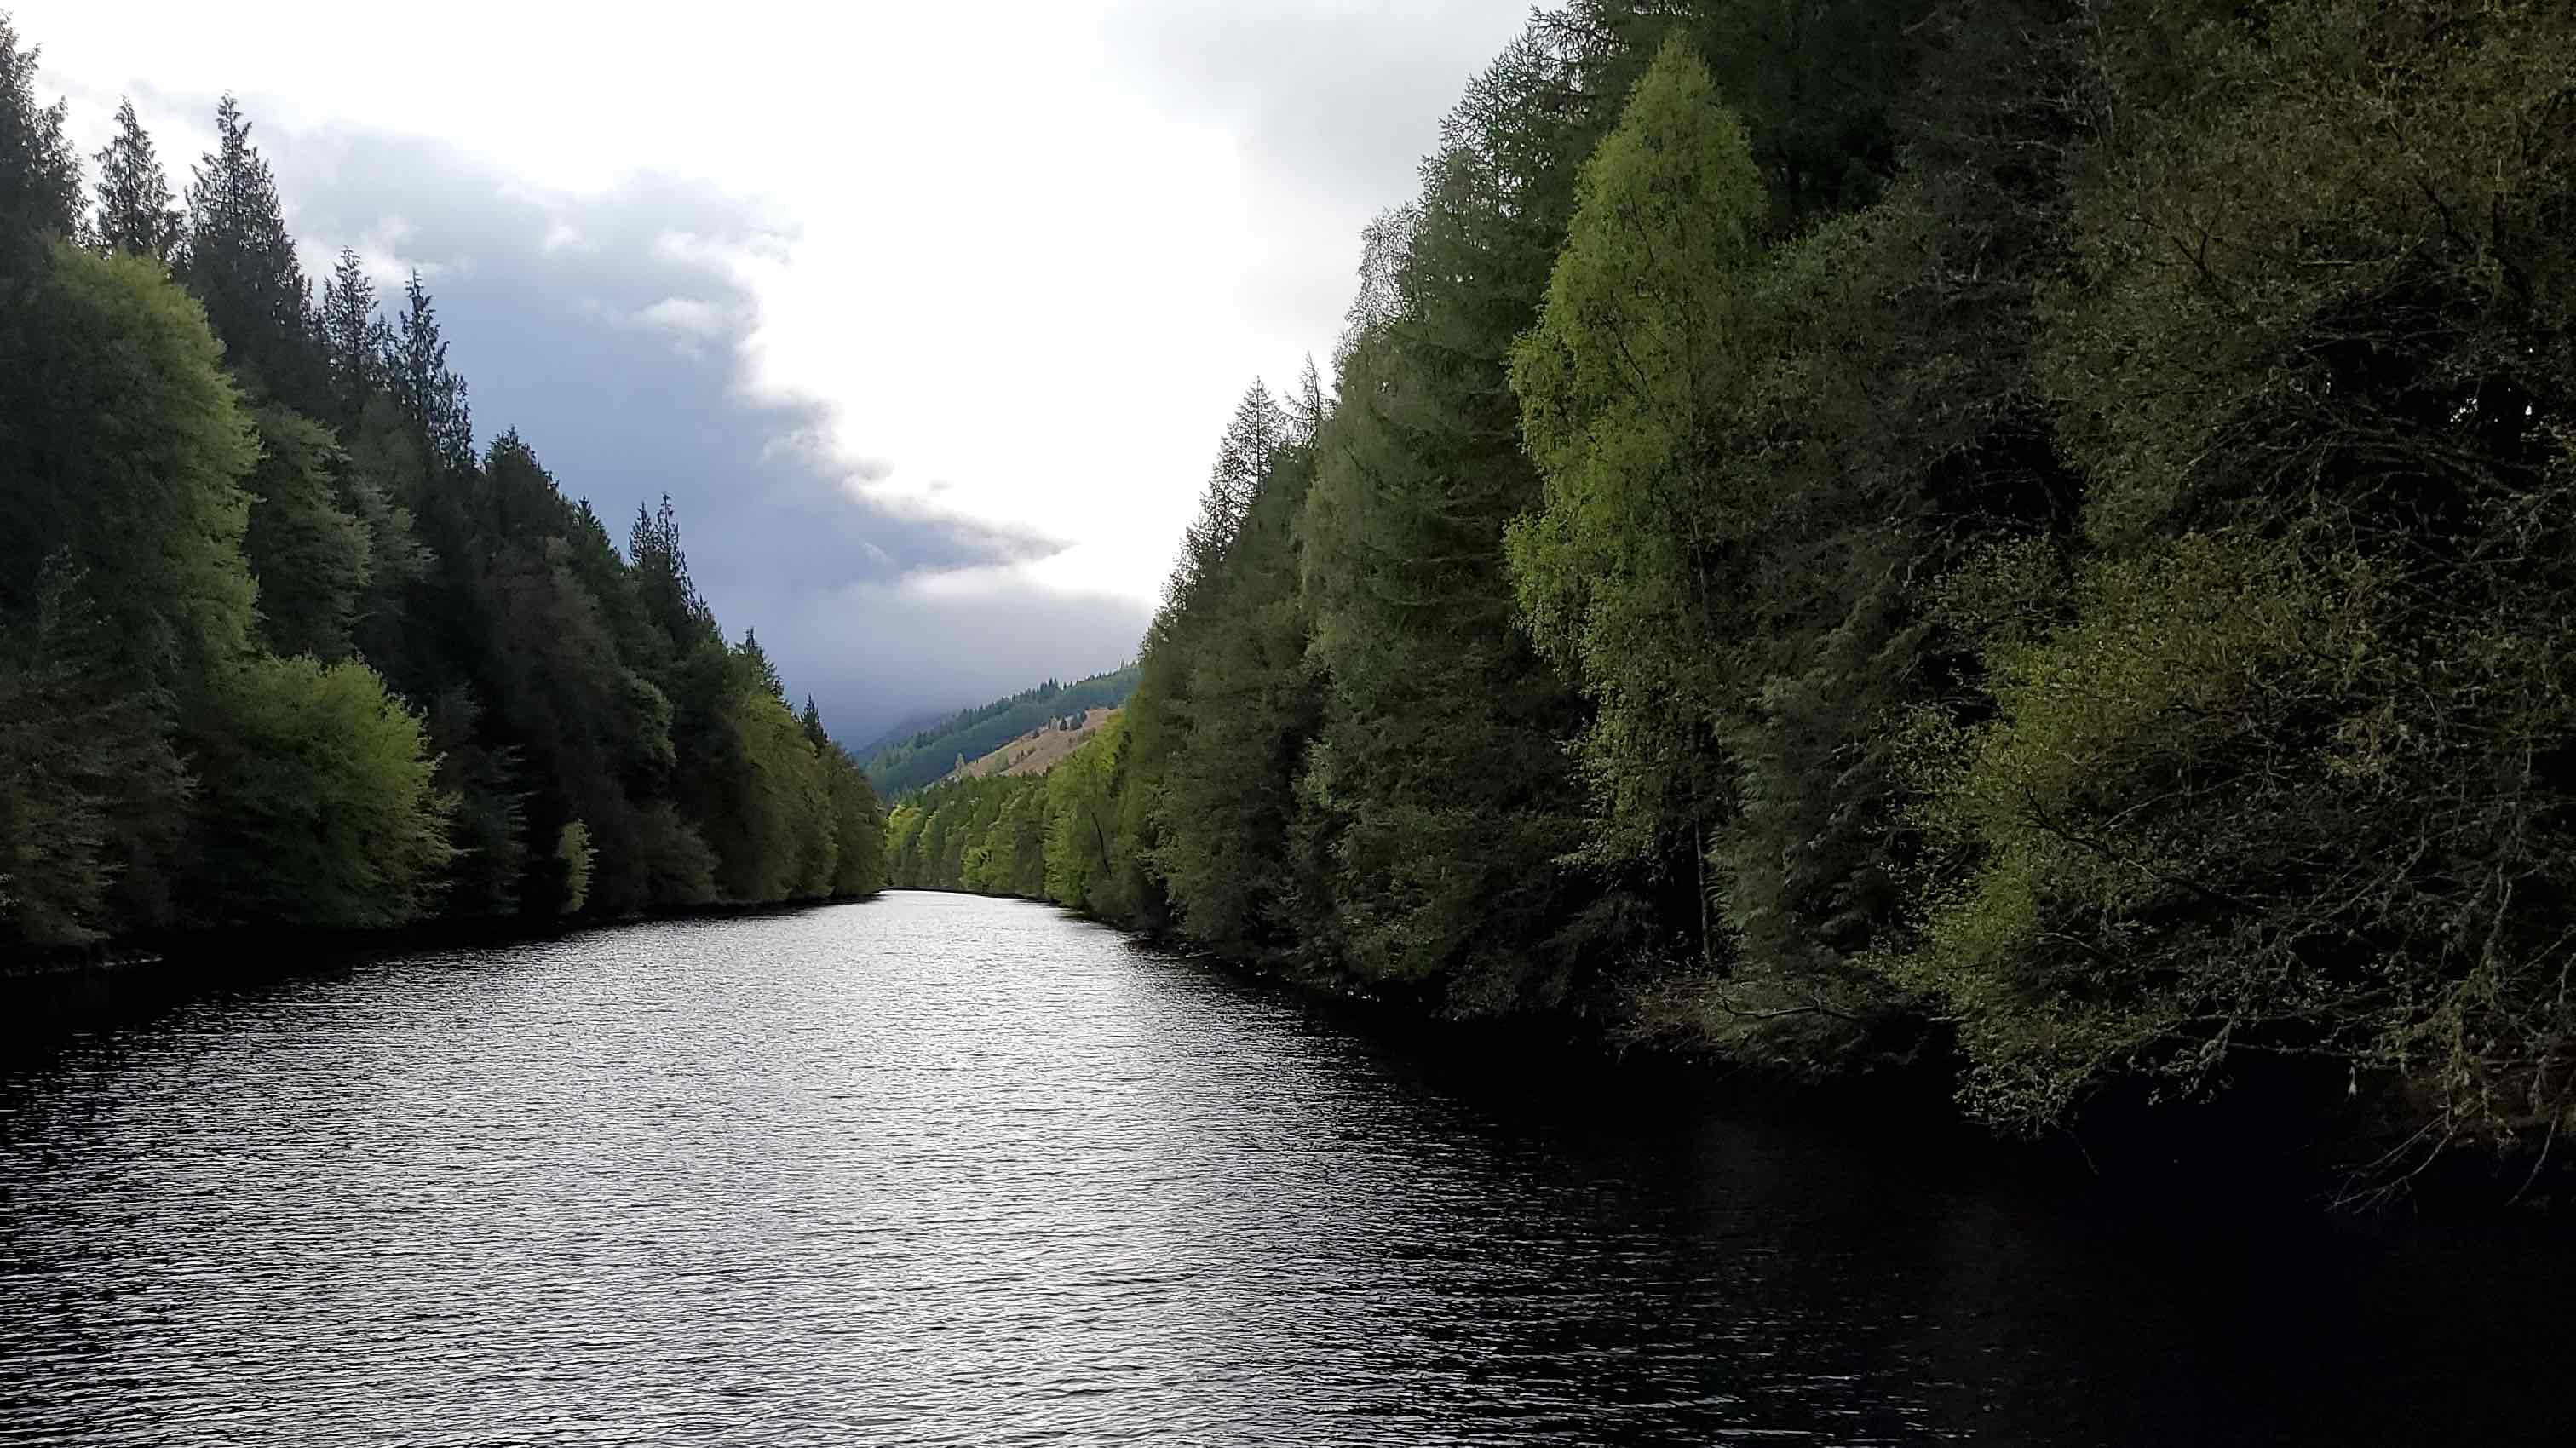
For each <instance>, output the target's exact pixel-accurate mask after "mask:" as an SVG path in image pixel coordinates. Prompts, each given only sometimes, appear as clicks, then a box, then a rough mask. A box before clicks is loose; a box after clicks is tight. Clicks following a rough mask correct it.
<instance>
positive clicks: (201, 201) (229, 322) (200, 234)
mask: <svg viewBox="0 0 2576 1448" xmlns="http://www.w3.org/2000/svg"><path fill="white" fill-rule="evenodd" d="M250 131H251V123H250V122H249V121H248V120H247V119H245V118H244V117H243V116H242V112H241V105H240V103H239V102H237V101H235V100H234V99H233V97H232V96H231V95H230V94H227V95H225V96H224V98H223V99H222V101H221V102H219V103H218V104H217V106H216V108H215V149H214V150H212V151H209V152H207V153H206V154H205V155H204V156H203V157H201V158H200V159H199V161H198V163H197V169H196V173H195V182H194V184H192V185H191V186H190V187H189V188H188V235H187V244H186V247H185V250H184V257H185V265H184V266H183V268H182V270H183V272H184V274H185V276H186V278H187V282H188V287H189V290H191V291H193V292H195V293H196V294H197V300H198V301H200V302H202V303H203V304H204V305H205V308H206V320H207V321H209V322H211V323H213V324H214V328H215V335H217V336H218V337H221V338H222V339H223V341H224V351H225V360H226V361H227V362H228V363H229V364H231V366H232V367H233V369H234V370H235V371H237V372H239V373H241V374H243V376H244V377H245V378H246V379H247V380H248V381H249V382H250V383H251V384H252V385H253V386H254V387H255V388H264V389H265V390H266V391H268V392H269V393H270V394H271V395H273V396H275V397H276V398H277V399H278V400H279V401H282V402H284V403H286V404H287V405H288V406H290V407H293V408H296V409H297V410H299V411H307V412H319V411H322V410H323V407H322V404H323V403H324V402H325V401H326V400H327V388H326V387H325V385H324V378H323V375H322V357H321V348H320V345H319V340H318V338H317V337H316V335H315V331H314V322H313V314H312V309H313V288H312V284H311V283H309V282H307V281H306V280H305V277H304V268H303V265H302V264H301V263H300V262H298V261H297V260H296V257H295V241H294V238H293V237H291V236H289V235H288V234H287V231H286V211H285V207H284V204H283V203H282V202H281V201H280V199H279V197H278V194H277V177H276V175H275V173H273V172H272V171H271V170H270V169H269V164H268V159H267V158H266V157H264V156H262V155H260V153H259V149H258V148H257V147H255V146H253V145H252V144H251V142H250Z"/></svg>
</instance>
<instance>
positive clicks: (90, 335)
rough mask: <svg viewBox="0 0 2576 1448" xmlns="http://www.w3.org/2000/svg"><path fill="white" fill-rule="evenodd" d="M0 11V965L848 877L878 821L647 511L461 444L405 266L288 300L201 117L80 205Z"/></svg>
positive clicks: (249, 198)
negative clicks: (202, 139)
mask: <svg viewBox="0 0 2576 1448" xmlns="http://www.w3.org/2000/svg"><path fill="white" fill-rule="evenodd" d="M35 68H36V52H35V51H34V50H33V49H32V48H23V47H22V46H21V44H20V42H19V39H18V37H17V35H16V33H15V32H14V30H13V29H11V28H10V26H9V24H8V22H7V20H6V19H5V17H0V498H5V507H4V508H0V514H5V517H6V519H7V523H8V526H7V528H6V529H5V530H0V946H4V947H5V948H6V950H7V951H8V952H11V953H14V952H17V951H21V950H24V949H27V948H31V947H32V948H61V947H70V946H78V945H83V944H86V943H90V942H93V941H96V940H99V939H101V938H103V937H109V936H119V935H129V934H135V933H143V932H158V931H167V930H173V929H196V928H209V927H226V926H241V925H255V924H276V925H290V926H303V927H317V928H333V929H352V928H379V927H389V926H398V925H403V924H406V923H409V922H413V921H419V920H423V919H428V918H437V919H442V920H464V921H476V920H479V921H489V922H494V923H522V924H524V923H534V922H548V921H556V920H561V919H563V918H566V917H571V916H587V917H613V916H621V915H629V914H634V913H637V912H641V911H647V910H656V909H666V908H673V907H681V906H691V905H698V904H704V903H709V902H719V901H773V900H786V899H814V898H821V897H825V896H832V895H857V894H867V893H870V892H873V891H874V890H875V889H877V888H878V886H879V884H880V883H881V876H882V873H883V870H882V843H883V833H882V832H883V822H882V817H881V814H880V811H879V809H878V807H877V804H876V800H875V797H874V795H873V794H872V792H871V791H870V789H869V786H868V783H867V781H866V779H865V777H864V776H863V775H862V774H861V773H860V771H859V769H858V766H857V765H856V764H855V763H854V762H853V761H852V760H851V759H850V758H849V757H848V755H846V754H845V753H843V752H842V750H841V749H840V748H839V747H837V746H836V745H834V744H833V743H832V741H831V740H830V739H829V738H828V737H827V736H826V735H825V733H824V731H823V726H822V722H821V720H820V719H819V718H818V717H817V716H816V714H815V711H814V708H813V705H812V702H811V701H810V700H809V701H808V702H807V704H806V708H805V711H804V714H803V717H802V718H801V719H800V718H799V717H798V716H797V714H796V713H794V712H793V711H792V710H791V709H790V708H789V706H788V704H787V702H786V700H785V697H784V695H783V692H782V689H781V687H780V681H779V678H778V675H777V672H776V670H775V669H774V668H772V667H771V665H770V663H769V661H768V659H767V658H766V657H765V656H764V655H763V654H762V652H761V649H760V646H759V644H758V642H757V641H756V640H755V639H754V638H753V636H752V635H751V634H750V633H748V632H746V633H745V634H744V635H743V636H742V639H741V641H740V642H739V643H731V642H728V641H727V640H726V638H725V636H724V634H723V633H722V632H721V631H720V630H719V629H718V627H717V624H716V620H715V618H714V616H713V614H712V613H710V612H709V610H708V608H707V606H706V603H705V602H704V600H703V599H701V598H700V597H699V595H698V593H697V590H696V589H695V587H694V586H692V584H691V582H690V579H689V571H688V564H687V561H686V558H685V556H684V554H683V553H682V550H681V546H680V532H679V526H678V523H677V521H676V520H675V519H674V517H673V515H672V510H671V507H670V504H669V500H668V499H665V500H663V503H662V506H661V507H660V509H659V510H658V511H655V512H645V511H642V510H639V511H638V514H637V517H636V519H635V521H634V524H633V526H632V527H631V529H630V530H629V532H628V535H627V551H626V554H625V555H624V556H620V554H619V552H618V550H617V549H616V548H615V547H614V546H613V545H612V543H611V541H610V537H609V533H608V530H607V528H606V527H605V526H604V525H603V524H602V522H601V521H600V519H599V518H598V517H597V516H596V515H595V514H594V513H593V512H592V511H591V508H590V505H589V504H588V503H587V502H586V501H585V502H575V501H572V500H570V499H568V498H566V497H565V496H564V494H563V493H562V492H561V491H560V490H559V489H558V487H557V485H556V481H555V479H554V477H553V476H552V475H551V474H549V473H548V472H547V471H546V469H545V467H544V466H543V465H542V464H541V463H540V462H539V461H538V458H537V455H536V453H535V452H534V451H533V450H532V449H531V448H530V447H529V446H528V445H527V443H526V442H525V441H524V440H522V439H521V438H520V437H519V436H518V434H517V433H515V432H505V433H503V434H502V435H501V436H500V437H499V438H498V439H496V440H495V441H494V442H493V443H492V444H491V445H490V447H488V448H486V449H484V450H483V451H482V452H481V453H480V454H478V453H477V452H476V450H475V446H474V434H473V429H472V425H471V420H470V417H469V413H468V409H467V404H466V386H465V380H464V379H463V378H462V377H460V376H458V375H457V374H456V373H455V371H454V370H453V369H451V368H450V367H449V365H448V363H447V342H446V339H445V338H444V337H443V336H442V334H441V332H440V329H439V325H438V319H437V314H436V311H435V309H434V307H433V306H432V304H431V298H430V296H429V294H428V293H427V292H426V291H425V290H424V289H423V288H422V286H421V284H420V280H419V278H418V277H417V276H415V277H413V279H412V281H411V285H410V287H409V288H408V290H407V291H406V293H405V295H404V296H403V297H402V298H401V300H400V303H399V305H398V307H397V308H396V312H395V316H394V317H393V319H392V320H391V321H390V322H388V321H387V320H386V318H385V317H384V316H382V315H381V314H380V312H379V308H378V305H377V300H376V295H375V290H374V286H373V283H372V282H371V281H370V280H369V278H368V275H367V272H366V270H365V269H364V267H363V266H362V264H361V262H360V260H359V258H358V257H357V256H356V255H355V254H354V253H352V252H347V251H344V252H342V253H341V255H340V258H339V265H338V266H337V268H336V269H335V270H334V272H333V273H332V275H331V276H330V277H329V278H328V279H327V280H326V281H325V282H324V284H323V287H322V295H321V301H320V304H319V305H318V306H317V305H315V304H314V302H313V298H312V291H311V287H310V284H309V282H308V281H307V279H306V277H305V275H304V273H303V271H302V270H301V266H300V264H299V262H298V260H297V255H296V250H295V246H294V242H293V239H292V238H291V237H290V236H289V235H288V233H287V230H286V226H285V221H284V218H283V212H282V208H281V205H280V201H279V197H278V194H277V189H276V184H275V181H274V178H273V175H272V173H271V171H270V168H269V166H268V163H267V162H266V161H265V160H264V159H262V157H261V156H260V154H259V151H258V149H257V148H256V147H255V146H253V145H252V144H251V138H250V132H251V126H250V122H249V121H248V120H246V119H245V118H244V117H243V116H242V114H241V112H240V110H239V109H238V107H236V106H235V105H234V103H233V102H232V100H231V99H230V98H229V97H227V98H226V99H225V101H224V102H223V104H222V106H221V107H220V109H219V110H218V111H217V113H216V116H215V124H216V132H217V136H218V140H217V145H216V149H215V150H214V151H212V152H210V153H208V154H207V155H206V156H204V157H203V158H202V159H201V160H200V161H199V162H198V163H197V165H196V167H195V170H194V175H193V182H192V184H191V185H189V186H188V188H187V190H186V192H185V196H184V200H182V199H181V198H180V197H177V196H174V195H173V193H172V191H171V189H170V185H169V182H168V180H167V178H166V176H165V174H164V172H163V171H162V168H161V166H160V164H159V162H158V160H157V158H156V156H155V153H154V148H153V145H152V141H151V139H150V137H149V136H147V135H146V134H145V133H144V131H143V129H142V127H141V126H140V125H139V124H138V123H137V121H136V118H135V114H134V110H133V107H132V106H131V105H130V104H128V105H127V106H125V107H124V108H122V109H121V110H120V111H119V113H118V116H117V131H116V136H115V139H114V140H113V141H111V142H110V143H109V145H108V146H107V147H106V148H105V149H104V150H102V151H100V152H99V153H97V155H96V156H95V157H94V158H93V159H94V160H95V162H96V167H97V175H96V180H95V181H94V182H92V181H90V180H89V178H88V177H87V176H86V175H85V174H84V173H85V168H84V167H83V165H82V163H81V158H80V157H79V156H78V155H76V154H75V153H74V151H73V149H72V148H71V146H70V144H69V142H68V140H67V139H66V133H65V122H66V119H67V117H66V112H65V108H64V106H63V105H62V104H61V103H56V104H54V105H52V106H40V105H39V104H38V103H37V98H36V95H35V88H34V77H35Z"/></svg>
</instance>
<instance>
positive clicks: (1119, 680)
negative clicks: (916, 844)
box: [867, 664, 1136, 799]
mask: <svg viewBox="0 0 2576 1448" xmlns="http://www.w3.org/2000/svg"><path fill="white" fill-rule="evenodd" d="M1135 691H1136V666H1135V665H1133V664H1130V665H1128V666H1127V667H1125V668H1123V669H1119V670H1117V671H1115V672H1113V673H1107V674H1094V675H1092V676H1091V677H1090V678H1087V679H1078V680H1075V681H1074V682H1073V683H1070V684H1065V683H1059V682H1057V681H1056V680H1054V679H1049V680H1047V681H1046V682H1045V683H1043V684H1040V685H1038V686H1037V687H1036V688H1034V689H1023V690H1021V691H1020V692H1019V693H1016V694H1013V695H1011V696H1010V697H1009V698H1007V699H996V700H994V701H993V702H992V703H990V704H984V705H979V706H978V707H976V708H973V709H961V710H959V711H958V712H957V713H956V714H955V715H953V716H951V717H950V718H948V719H947V720H945V721H944V722H942V723H939V724H936V725H933V726H932V727H930V728H928V729H924V730H921V731H919V732H917V733H915V734H914V735H912V736H911V737H910V738H908V739H905V740H902V741H900V742H898V743H894V744H889V745H887V746H886V747H885V748H883V749H881V750H878V751H877V752H876V753H875V754H873V755H871V756H869V758H868V761H867V771H868V781H869V783H871V784H874V785H875V786H876V789H877V793H878V794H879V795H881V796H884V797H886V798H889V799H891V798H894V797H896V796H898V795H905V794H910V793H912V792H913V791H915V790H918V789H921V788H923V787H925V786H927V785H931V784H935V783H937V782H938V781H939V780H940V779H942V778H944V777H946V776H947V774H948V772H949V771H950V770H953V769H955V768H956V767H957V766H958V765H960V764H964V763H972V762H973V761H975V760H978V759H981V758H983V757H984V756H985V755H987V754H990V753H992V752H993V751H994V750H996V749H999V748H1001V747H1002V746H1003V745H1005V744H1008V743H1010V742H1011V741H1012V740H1014V739H1017V738H1019V737H1020V736H1021V735H1023V734H1026V733H1028V732H1029V731H1031V730H1033V729H1035V728H1037V727H1038V726H1039V725H1042V724H1044V723H1046V722H1047V721H1049V720H1051V719H1061V718H1063V717H1065V716H1067V715H1073V714H1085V713H1089V712H1090V711H1091V710H1093V709H1115V708H1117V707H1118V706H1119V705H1121V704H1124V703H1126V702H1127V696H1128V695H1130V694H1132V693H1134V692H1135Z"/></svg>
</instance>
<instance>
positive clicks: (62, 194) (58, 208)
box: [0, 13, 81, 275]
mask: <svg viewBox="0 0 2576 1448" xmlns="http://www.w3.org/2000/svg"><path fill="white" fill-rule="evenodd" d="M41 54H42V50H41V48H40V47H37V46H26V47H24V48H22V47H21V46H20V43H19V40H18V31H17V27H16V26H15V25H14V24H12V23H11V22H10V19H9V17H8V15H7V14H6V13H0V245H5V246H7V247H9V248H11V249H12V250H14V251H17V252H19V253H20V257H19V258H18V259H15V260H11V261H10V262H9V266H10V269H11V270H12V271H15V270H18V269H19V268H20V267H21V266H22V265H24V264H26V261H27V260H28V259H31V258H32V256H33V255H34V247H33V245H32V243H33V242H34V240H35V239H36V238H40V237H68V236H72V235H73V234H75V232H76V231H77V230H78V228H79V224H80V213H81V196H80V157H79V156H78V155H77V154H75V153H74V152H73V150H72V144H71V140H70V138H69V137H68V136H67V135H66V133H65V131H64V123H65V121H66V119H67V118H68V117H69V115H70V108H69V106H68V105H67V104H66V103H65V102H62V101H59V100H58V101H56V102H54V103H53V104H52V105H50V106H40V105H38V104H36V61H37V58H38V57H39V56H40V55H41ZM0 275H5V274H0Z"/></svg>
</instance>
